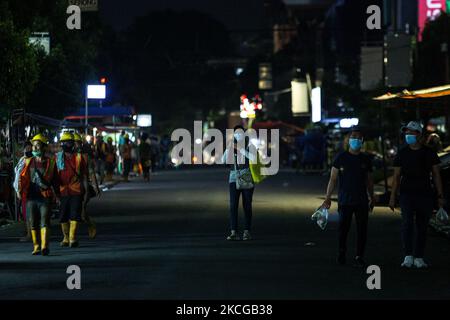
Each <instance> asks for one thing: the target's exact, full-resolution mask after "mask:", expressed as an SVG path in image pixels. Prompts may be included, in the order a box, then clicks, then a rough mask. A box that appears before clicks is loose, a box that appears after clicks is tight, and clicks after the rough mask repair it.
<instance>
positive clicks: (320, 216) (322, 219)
mask: <svg viewBox="0 0 450 320" xmlns="http://www.w3.org/2000/svg"><path fill="white" fill-rule="evenodd" d="M311 220H315V221H316V223H317V225H318V226H319V227H320V229H322V230H325V228H326V227H327V224H328V209H326V208H322V207H319V208H318V209H317V210H316V212H314V214H313V215H312V216H311Z"/></svg>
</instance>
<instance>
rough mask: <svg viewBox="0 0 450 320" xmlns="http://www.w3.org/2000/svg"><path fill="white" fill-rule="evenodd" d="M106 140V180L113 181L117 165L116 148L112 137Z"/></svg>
mask: <svg viewBox="0 0 450 320" xmlns="http://www.w3.org/2000/svg"><path fill="white" fill-rule="evenodd" d="M106 142H107V143H106V158H105V169H106V178H105V180H106V181H107V182H111V181H113V175H114V169H115V167H116V148H115V147H114V145H113V139H112V138H111V137H109V138H108V140H107V141H106Z"/></svg>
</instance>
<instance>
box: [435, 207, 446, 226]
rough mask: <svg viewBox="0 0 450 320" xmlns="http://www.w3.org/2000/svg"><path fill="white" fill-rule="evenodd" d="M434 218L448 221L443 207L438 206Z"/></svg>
mask: <svg viewBox="0 0 450 320" xmlns="http://www.w3.org/2000/svg"><path fill="white" fill-rule="evenodd" d="M436 218H437V219H438V220H439V221H441V222H445V223H448V214H447V212H446V211H445V210H444V208H439V210H438V212H437V213H436Z"/></svg>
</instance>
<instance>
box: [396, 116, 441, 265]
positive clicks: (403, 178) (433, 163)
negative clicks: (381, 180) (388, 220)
mask: <svg viewBox="0 0 450 320" xmlns="http://www.w3.org/2000/svg"><path fill="white" fill-rule="evenodd" d="M401 130H402V132H403V133H404V134H405V140H406V144H407V146H406V147H404V148H403V149H401V150H400V151H399V153H398V155H397V156H396V158H395V160H394V177H393V183H392V193H391V198H390V201H389V207H390V208H391V210H392V211H394V208H395V204H396V198H397V192H398V190H399V189H400V208H401V214H402V240H403V250H404V254H405V258H404V261H403V263H402V264H401V266H402V267H404V268H412V267H415V268H418V269H423V268H427V267H428V264H427V263H426V262H425V261H424V259H423V258H424V253H425V244H426V237H427V228H428V222H429V220H430V217H431V214H432V211H433V202H434V194H433V187H432V185H431V176H432V177H433V181H434V187H435V189H436V191H437V197H438V205H439V207H443V206H444V193H443V188H442V180H441V174H440V168H439V163H440V160H439V157H438V156H437V154H436V152H435V151H433V150H432V149H430V148H429V147H427V146H425V145H423V143H422V141H421V140H422V126H421V125H420V123H418V122H414V121H411V122H410V123H408V125H407V126H406V127H402V129H401ZM414 220H415V221H414ZM414 230H415V231H416V232H415V237H414ZM414 238H415V240H414Z"/></svg>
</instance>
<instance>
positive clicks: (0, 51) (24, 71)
mask: <svg viewBox="0 0 450 320" xmlns="http://www.w3.org/2000/svg"><path fill="white" fill-rule="evenodd" d="M0 13H1V14H0V15H1V16H0V106H1V109H2V111H3V112H4V113H5V112H8V111H9V110H11V109H14V108H23V107H24V106H25V104H26V101H27V98H28V97H29V95H30V94H31V92H32V91H33V89H34V87H35V84H36V82H37V80H38V73H39V68H38V64H37V54H36V51H35V49H34V48H33V47H32V46H31V45H29V44H28V33H27V32H26V31H19V30H17V29H16V28H15V27H14V24H13V21H12V20H11V15H10V13H9V10H8V8H7V5H6V3H4V2H0Z"/></svg>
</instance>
